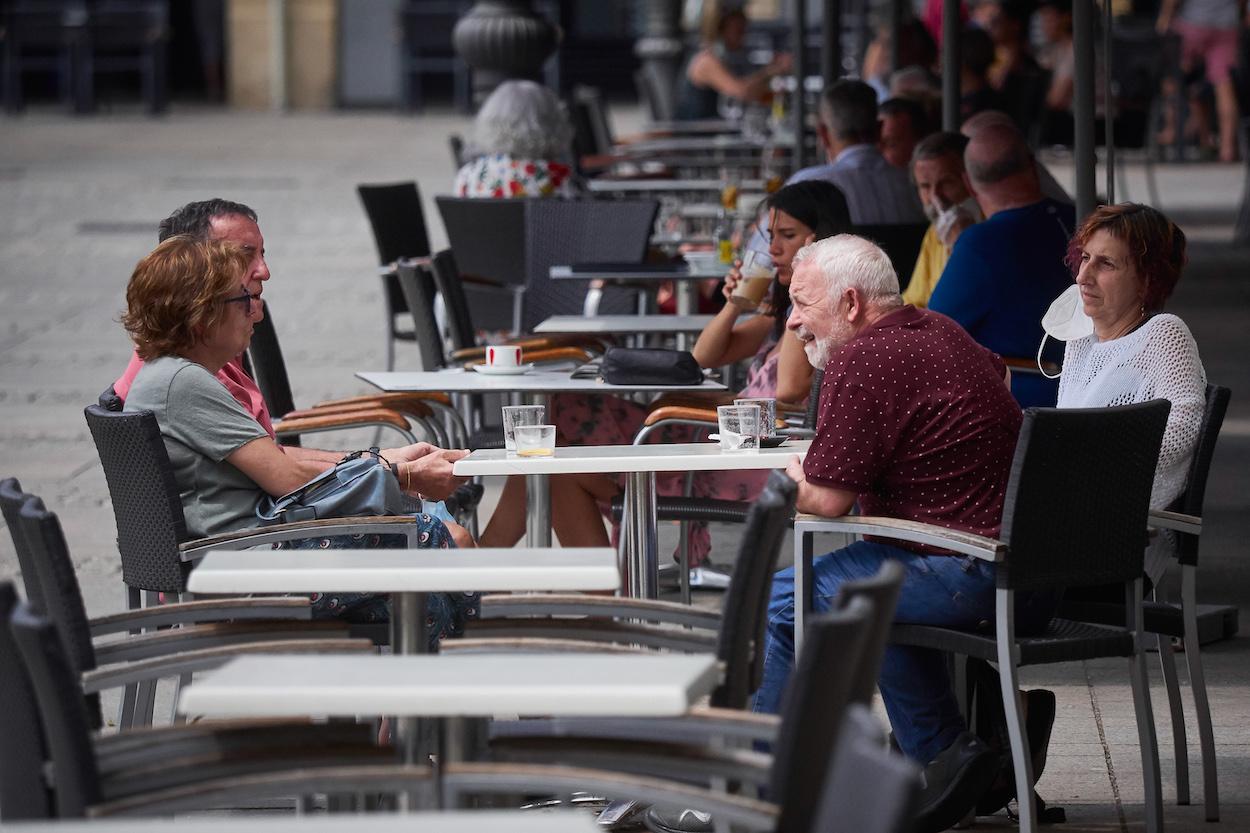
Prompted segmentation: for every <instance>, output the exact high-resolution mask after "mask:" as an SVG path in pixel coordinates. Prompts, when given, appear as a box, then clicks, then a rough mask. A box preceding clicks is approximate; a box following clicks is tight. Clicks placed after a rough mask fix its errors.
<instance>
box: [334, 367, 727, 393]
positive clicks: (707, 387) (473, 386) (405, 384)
mask: <svg viewBox="0 0 1250 833" xmlns="http://www.w3.org/2000/svg"><path fill="white" fill-rule="evenodd" d="M356 376H357V378H360V379H363V380H364V381H366V382H368V383H369V384H371V385H373V386H374V387H376V388H379V389H381V390H384V391H388V392H394V391H443V392H445V393H508V392H514V391H515V392H517V393H663V392H666V391H708V392H710V393H719V392H722V391H725V390H728V388H726V387H725V386H724V385H722V384H721V383H720V382H712V381H710V380H704V382H703V384H701V385H609V384H608V383H607V382H604V381H602V380H599V379H571V378H569V373H568V371H563V372H559V371H549V370H535V371H531V372H530V373H525V374H521V375H517V376H487V375H485V374H482V373H477V372H475V371H472V370H438V371H412V372H398V371H397V372H392V373H385V372H372V371H370V372H361V373H357V374H356Z"/></svg>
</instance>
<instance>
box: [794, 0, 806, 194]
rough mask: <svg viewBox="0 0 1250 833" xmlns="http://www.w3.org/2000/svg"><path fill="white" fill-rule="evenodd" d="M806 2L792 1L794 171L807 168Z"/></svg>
mask: <svg viewBox="0 0 1250 833" xmlns="http://www.w3.org/2000/svg"><path fill="white" fill-rule="evenodd" d="M806 41H807V0H794V44H793V50H794V81H795V84H794V107H793V109H794V170H796V171H797V170H801V169H802V168H805V167H807V136H806V130H807V95H806V91H805V90H804V89H803V82H804V80H805V79H806V78H807V43H806Z"/></svg>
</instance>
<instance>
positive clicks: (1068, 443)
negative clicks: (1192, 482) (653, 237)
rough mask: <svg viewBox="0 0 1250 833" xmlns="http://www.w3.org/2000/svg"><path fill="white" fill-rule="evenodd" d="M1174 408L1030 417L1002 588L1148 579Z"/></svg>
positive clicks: (1007, 504)
mask: <svg viewBox="0 0 1250 833" xmlns="http://www.w3.org/2000/svg"><path fill="white" fill-rule="evenodd" d="M1170 410H1171V403H1169V402H1168V401H1167V400H1164V399H1155V400H1151V401H1150V402H1143V403H1140V404H1135V405H1121V406H1117V407H1113V408H1063V409H1055V408H1029V409H1027V410H1026V411H1025V412H1024V424H1023V425H1022V426H1021V428H1020V438H1019V441H1018V442H1017V444H1016V452H1015V457H1014V459H1013V460H1012V464H1011V477H1010V479H1009V481H1008V483H1007V492H1006V497H1005V499H1004V503H1003V526H1002V533H1001V536H1000V537H1001V538H1002V540H1003V541H1005V542H1006V543H1007V545H1008V547H1009V550H1008V553H1007V559H1006V561H1005V563H1002V564H999V565H998V570H997V574H998V585H999V586H1000V587H1005V588H1008V589H1012V590H1044V589H1055V588H1061V587H1085V586H1089V585H1098V584H1114V583H1124V582H1126V581H1130V580H1133V579H1135V578H1138V577H1139V576H1140V575H1141V572H1142V566H1143V561H1144V558H1145V549H1146V544H1147V537H1146V527H1147V518H1148V516H1149V512H1150V490H1151V486H1152V484H1153V482H1154V473H1155V467H1156V466H1157V464H1158V461H1159V448H1160V446H1161V444H1162V442H1163V429H1164V426H1165V425H1166V423H1167V416H1168V412H1169V411H1170Z"/></svg>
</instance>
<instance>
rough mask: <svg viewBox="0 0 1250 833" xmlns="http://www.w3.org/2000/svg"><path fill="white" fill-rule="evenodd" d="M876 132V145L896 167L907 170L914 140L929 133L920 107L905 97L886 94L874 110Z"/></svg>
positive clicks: (923, 112) (913, 148)
mask: <svg viewBox="0 0 1250 833" xmlns="http://www.w3.org/2000/svg"><path fill="white" fill-rule="evenodd" d="M877 124H878V125H879V126H880V135H879V136H878V138H877V149H878V150H880V151H881V155H882V156H884V157H885V161H887V162H889V163H890V164H891V165H893V166H894V167H896V168H901V169H902V170H904V171H905V170H907V166H908V165H910V164H911V158H912V154H913V153H914V152H915V150H916V144H917V143H918V142H919V141H920V140H921V139H923V138H924V137H926V136H928V135H929V132H930V131H929V120H928V117H927V116H926V115H925V111H924V107H923V106H922V105H921V104H920V102H918V101H912V100H911V99H909V98H889V99H886V100H885V101H883V102H881V107H880V108H878V110H877Z"/></svg>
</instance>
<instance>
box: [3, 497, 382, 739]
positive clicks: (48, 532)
mask: <svg viewBox="0 0 1250 833" xmlns="http://www.w3.org/2000/svg"><path fill="white" fill-rule="evenodd" d="M18 523H19V531H20V533H21V534H22V536H23V537H24V538H25V540H26V543H27V546H28V548H29V551H30V556H31V559H32V560H33V562H34V564H35V567H36V571H37V573H38V577H39V583H40V586H41V587H42V590H43V596H42V606H43V609H44V611H45V612H46V615H47V616H48V618H50V619H51V620H52V621H53V622H54V623H55V624H56V627H57V632H58V633H59V634H60V636H61V638H62V640H63V641H64V643H65V653H66V656H67V657H69V658H70V662H71V665H72V667H73V668H74V670H75V671H76V672H77V674H78V675H79V678H80V679H81V680H82V687H83V690H84V691H85V692H86V694H87V697H88V700H89V701H91V702H92V703H93V705H92V706H91V714H92V728H95V729H98V728H100V723H99V706H98V703H96V702H95V701H96V700H97V697H98V692H100V691H104V690H107V689H110V688H118V687H121V686H131V685H133V684H134V683H135V682H136V680H139V679H142V680H147V681H154V680H157V679H159V678H161V677H184V678H185V677H186V676H187V675H189V674H191V673H192V672H195V671H201V670H206V669H209V668H216V667H217V666H219V665H221V664H222V663H224V662H225V661H226V660H228V659H230V657H231V656H232V655H233V654H235V653H238V652H240V651H247V652H255V651H263V650H268V651H275V652H276V651H281V650H297V651H309V650H320V651H325V650H332V649H335V648H337V649H339V650H359V649H362V648H368V647H369V646H370V644H371V643H369V642H368V641H365V640H361V641H359V642H356V643H350V642H346V641H344V640H345V638H346V637H347V635H348V626H347V625H345V624H343V623H340V622H335V621H320V622H311V621H309V619H310V618H311V610H310V607H309V604H308V600H307V599H306V598H303V597H299V596H295V597H261V596H257V597H250V598H221V599H204V600H199V601H193V602H180V603H173V604H165V605H160V606H159V607H150V608H145V609H143V610H132V611H127V612H124V613H117V614H111V615H108V616H102V617H97V618H95V619H89V618H88V617H87V610H86V606H85V604H84V603H83V598H82V592H81V590H80V589H79V585H78V578H77V575H76V574H75V571H74V562H73V560H72V559H71V558H70V554H69V547H68V546H67V544H66V543H65V536H64V534H63V533H62V531H61V524H60V521H59V520H58V519H57V517H56V515H55V514H54V513H52V512H49V511H47V509H46V508H45V507H44V505H43V501H42V500H40V499H39V498H37V497H33V496H32V497H28V499H27V500H26V502H25V503H24V504H23V506H22V508H21V511H20V512H19V513H18ZM157 629H160V630H157ZM140 630H145V631H147V633H139V631H140ZM127 634H129V635H127ZM308 640H316V642H314V643H309V642H308ZM241 646H246V647H241ZM136 663H138V664H136ZM132 697H133V695H131V696H128V697H127V698H125V699H124V700H123V706H122V709H123V711H122V713H121V719H120V720H119V721H118V722H119V725H122V726H130V725H132V724H134V723H137V724H141V725H146V724H148V723H150V722H151V717H152V715H151V713H150V698H140V711H139V712H138V713H135V714H131V713H130V712H128V711H127V709H129V708H132V706H131V705H130V700H131V699H132Z"/></svg>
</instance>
